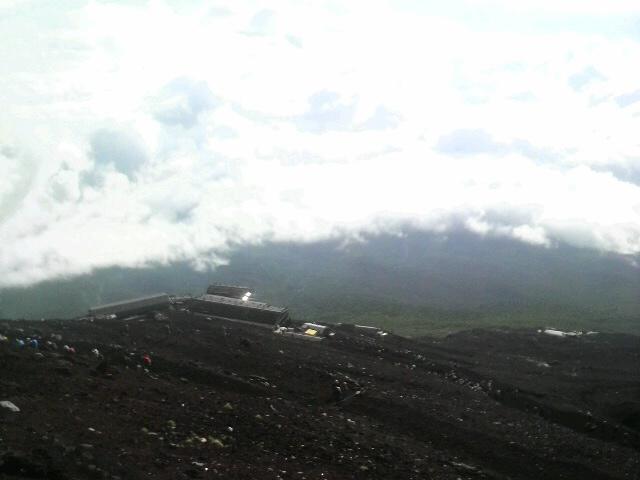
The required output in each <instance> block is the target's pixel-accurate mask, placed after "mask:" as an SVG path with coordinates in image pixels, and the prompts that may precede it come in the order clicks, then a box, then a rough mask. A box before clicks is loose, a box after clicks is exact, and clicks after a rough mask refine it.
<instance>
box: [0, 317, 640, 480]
mask: <svg viewBox="0 0 640 480" xmlns="http://www.w3.org/2000/svg"><path fill="white" fill-rule="evenodd" d="M17 329H22V331H19V330H17ZM0 333H3V334H4V335H7V336H9V337H10V341H8V342H6V341H5V342H0V372H2V373H1V377H0V400H10V401H12V402H13V403H15V404H16V405H17V406H18V407H19V408H20V409H21V411H20V412H19V413H12V412H9V411H8V410H6V409H3V408H0V422H1V423H0V457H1V458H2V460H0V476H1V477H2V478H9V479H22V478H51V479H76V478H97V479H102V478H105V479H118V478H120V479H138V478H140V479H142V478H145V479H146V478H163V479H174V478H175V479H180V478H204V479H206V478H246V479H250V478H267V479H288V478H291V479H352V478H380V479H392V478H397V479H403V480H404V479H410V478H415V479H422V478H434V479H458V478H460V479H466V478H469V479H475V478H495V479H507V478H510V479H536V480H537V479H542V478H549V479H616V478H628V479H634V478H638V473H639V465H640V453H639V447H640V430H639V416H638V412H639V409H638V405H639V400H640V388H639V386H640V382H639V381H640V372H639V369H638V352H639V351H640V348H639V347H640V340H639V339H638V338H636V337H629V336H605V335H594V336H588V337H587V336H583V337H581V338H570V339H569V338H566V339H563V338H552V337H548V336H546V335H542V334H539V333H537V332H532V331H509V332H507V331H472V332H466V333H461V334H458V335H455V336H452V337H449V338H447V339H444V340H441V341H435V340H422V341H412V340H406V339H402V338H398V337H393V336H388V337H384V338H377V339H372V338H368V337H363V336H356V335H353V334H350V333H348V332H340V333H339V334H338V335H336V337H335V338H333V339H331V340H327V341H325V342H318V343H311V342H304V341H300V340H294V339H287V338H282V337H280V336H276V335H274V334H272V333H271V332H270V331H269V330H267V329H262V328H258V327H250V326H245V325H241V324H237V323H229V322H223V321H218V320H207V319H205V318H202V317H195V316H192V315H191V314H189V313H184V312H172V313H171V314H170V319H169V320H168V321H156V320H146V321H130V322H126V323H123V322H116V321H111V322H98V321H96V322H93V323H91V322H88V321H84V322H82V321H64V322H62V321H47V322H22V321H21V322H6V323H5V324H3V325H0ZM52 333H53V334H60V335H62V341H58V342H57V343H58V344H59V347H61V346H62V345H63V344H68V345H72V346H74V347H75V348H76V349H77V351H78V353H76V354H75V355H74V354H65V353H64V352H63V351H62V349H61V348H59V349H58V350H56V351H50V350H41V352H40V353H41V354H42V355H43V356H40V355H37V354H35V353H34V351H33V350H30V349H20V350H19V349H16V348H15V347H14V346H13V344H12V342H11V340H13V339H14V338H15V337H16V336H18V335H19V336H22V337H26V336H29V335H34V334H38V335H41V336H43V337H47V338H49V336H50V335H51V334H52ZM93 348H98V349H99V350H100V351H101V352H102V353H103V354H104V355H105V357H106V361H102V360H101V359H99V358H97V357H95V356H94V355H93V354H91V352H90V351H91V349H93ZM145 353H149V354H150V355H151V358H152V362H153V363H152V365H151V366H150V367H149V368H148V371H145V369H144V368H143V367H139V366H138V365H141V364H142V361H141V358H142V355H143V354H145ZM335 380H338V381H339V382H341V384H342V385H343V386H344V385H345V384H346V385H347V387H348V389H349V391H350V392H355V391H358V390H361V391H363V393H362V394H361V395H358V396H355V397H354V398H352V399H350V400H348V401H345V402H342V403H340V404H335V403H332V402H331V401H330V398H331V387H332V384H333V383H334V381H335Z"/></svg>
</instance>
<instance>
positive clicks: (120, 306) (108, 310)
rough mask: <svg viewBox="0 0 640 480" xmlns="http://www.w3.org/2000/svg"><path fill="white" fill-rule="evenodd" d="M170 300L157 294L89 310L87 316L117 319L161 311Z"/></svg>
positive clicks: (165, 295) (166, 296)
mask: <svg viewBox="0 0 640 480" xmlns="http://www.w3.org/2000/svg"><path fill="white" fill-rule="evenodd" d="M170 304H171V300H170V299H169V295H167V294H166V293H157V294H155V295H147V296H145V297H138V298H132V299H129V300H122V301H119V302H113V303H107V304H105V305H100V306H97V307H92V308H90V309H89V315H91V316H92V317H97V316H102V315H116V316H118V317H122V316H127V315H135V314H137V313H144V312H149V311H153V310H161V309H164V308H167V307H169V305H170Z"/></svg>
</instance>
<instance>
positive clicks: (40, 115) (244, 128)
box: [0, 0, 640, 286]
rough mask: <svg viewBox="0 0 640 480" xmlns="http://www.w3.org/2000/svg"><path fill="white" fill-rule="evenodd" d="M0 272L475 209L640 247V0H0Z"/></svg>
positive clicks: (580, 238) (443, 220) (556, 237)
mask: <svg viewBox="0 0 640 480" xmlns="http://www.w3.org/2000/svg"><path fill="white" fill-rule="evenodd" d="M0 31H2V42H0V106H1V107H0V286H2V285H4V286H7V285H26V284H31V283H34V282H36V281H39V280H43V279H47V278H54V277H57V276H61V275H73V274H78V273H86V272H89V271H91V270H92V269H95V268H100V267H106V266H112V265H121V266H145V265H152V264H157V263H167V262H172V261H181V260H188V261H191V262H192V263H193V265H194V266H196V267H199V268H203V267H207V266H211V265H216V264H217V263H219V262H221V261H224V258H225V253H226V252H228V249H229V248H230V247H233V246H234V245H242V244H248V243H257V242H261V241H265V240H294V241H312V240H316V239H324V238H329V237H341V236H346V237H355V238H357V236H358V234H360V233H363V232H365V233H369V232H374V233H375V232H380V231H397V229H399V228H400V227H401V226H402V225H411V226H414V227H418V228H422V229H425V230H431V231H440V232H446V231H447V230H448V229H451V228H460V227H464V228H467V229H469V230H471V231H474V232H478V233H481V234H487V235H502V236H509V237H514V238H517V239H520V240H522V241H525V242H530V243H534V244H540V245H546V246H548V247H549V248H553V246H554V245H557V244H558V243H559V242H566V243H569V244H572V245H576V246H584V247H592V248H595V249H599V250H602V251H612V252H618V253H624V254H638V253H640V135H639V132H640V128H639V127H640V68H638V64H639V63H640V2H638V1H637V0H633V1H624V0H621V1H608V2H603V1H589V0H567V1H562V0H519V1H507V0H487V1H471V0H468V1H460V0H459V1H456V0H449V1H447V2H440V1H438V2H436V1H433V2H428V1H420V0H415V1H410V0H404V1H401V0H396V1H389V2H384V1H372V0H368V1H361V2H360V1H327V2H323V1H319V0H318V1H308V2H303V1H292V2H286V1H271V2H269V1H256V2H241V1H233V2H228V3H222V2H220V3H216V2H211V1H186V0H185V1H183V0H176V1H168V0H157V1H156V0H150V1H144V0H136V1H133V0H132V1H98V0H93V1H80V0H77V1H76V0H68V1H63V0H60V1H56V2H41V1H39V0H0Z"/></svg>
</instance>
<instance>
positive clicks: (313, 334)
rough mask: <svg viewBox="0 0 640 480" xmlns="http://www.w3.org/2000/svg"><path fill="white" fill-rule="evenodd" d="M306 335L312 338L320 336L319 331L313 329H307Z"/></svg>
mask: <svg viewBox="0 0 640 480" xmlns="http://www.w3.org/2000/svg"><path fill="white" fill-rule="evenodd" d="M304 334H305V335H311V336H312V337H315V336H316V335H317V334H318V331H317V330H314V329H313V328H307V329H306V330H305V331H304Z"/></svg>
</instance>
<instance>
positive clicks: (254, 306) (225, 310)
mask: <svg viewBox="0 0 640 480" xmlns="http://www.w3.org/2000/svg"><path fill="white" fill-rule="evenodd" d="M190 308H191V310H192V311H194V312H200V313H206V314H208V315H212V316H216V317H224V318H231V319H234V320H245V321H248V322H257V323H265V324H269V325H280V324H282V323H286V322H287V321H288V320H289V310H287V309H286V308H283V307H274V306H273V305H269V304H267V303H262V302H253V301H251V300H238V299H236V298H229V297H223V296H221V295H210V294H207V295H202V296H201V297H197V298H194V299H192V300H191V302H190Z"/></svg>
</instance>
